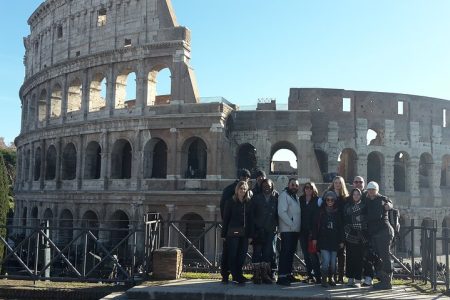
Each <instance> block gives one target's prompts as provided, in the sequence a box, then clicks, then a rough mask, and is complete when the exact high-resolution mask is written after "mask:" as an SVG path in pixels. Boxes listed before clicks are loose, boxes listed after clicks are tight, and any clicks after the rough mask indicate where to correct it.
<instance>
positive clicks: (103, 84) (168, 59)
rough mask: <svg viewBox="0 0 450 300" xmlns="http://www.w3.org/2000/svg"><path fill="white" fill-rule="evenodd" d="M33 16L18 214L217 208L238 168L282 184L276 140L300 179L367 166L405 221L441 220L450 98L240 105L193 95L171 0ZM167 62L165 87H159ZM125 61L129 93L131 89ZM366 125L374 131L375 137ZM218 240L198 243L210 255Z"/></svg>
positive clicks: (449, 174)
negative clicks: (160, 91) (164, 90)
mask: <svg viewBox="0 0 450 300" xmlns="http://www.w3.org/2000/svg"><path fill="white" fill-rule="evenodd" d="M28 22H29V25H30V27H31V34H30V35H29V36H28V37H26V38H25V40H24V41H25V42H24V44H25V47H26V56H25V60H24V63H25V67H26V78H25V82H24V84H23V86H22V88H21V90H20V97H21V101H22V130H21V133H20V135H19V136H18V137H17V139H16V141H15V142H16V145H17V149H18V167H17V168H18V170H17V182H16V187H15V191H16V199H17V204H16V219H15V220H16V224H28V225H29V224H30V222H33V219H44V218H45V219H51V220H54V221H57V220H63V219H64V220H66V221H67V220H72V222H71V223H69V224H71V225H73V226H79V225H80V224H81V222H82V221H83V220H85V221H86V220H96V222H98V224H99V226H100V227H107V226H108V225H107V224H109V223H108V222H109V221H112V220H115V219H120V220H122V221H124V222H125V221H126V222H129V223H132V222H138V221H141V220H143V215H144V214H145V213H146V212H160V213H161V214H162V217H163V218H164V219H165V220H167V219H176V220H180V219H185V220H203V221H211V220H216V219H217V218H218V203H219V199H220V194H221V190H222V188H223V187H224V186H226V185H227V184H229V183H230V182H231V181H232V180H233V179H234V178H235V175H236V170H237V169H238V168H239V167H248V168H250V169H252V171H254V170H255V169H256V168H261V169H264V170H266V171H267V172H268V173H269V177H271V178H272V179H274V181H275V182H276V184H277V186H278V188H282V187H283V186H284V185H285V183H286V181H287V179H288V176H290V174H280V173H277V172H272V173H270V172H269V171H270V170H271V168H272V162H273V155H274V154H275V153H276V152H277V151H278V150H280V149H288V150H291V151H292V152H293V153H294V154H295V155H296V157H297V162H298V168H297V170H296V174H295V175H296V176H297V177H298V178H300V181H301V182H305V181H307V180H313V181H315V182H318V183H322V182H324V180H323V178H324V175H326V174H328V173H338V174H341V175H342V176H344V177H345V178H346V180H347V181H351V180H352V179H353V176H354V175H356V174H358V175H362V176H364V177H365V178H369V179H373V180H376V181H379V182H380V186H381V190H382V192H383V193H384V194H386V195H388V196H389V197H391V198H392V199H394V203H395V204H396V205H397V206H398V207H400V208H401V211H402V215H403V221H404V222H406V224H408V222H409V220H410V219H418V220H420V221H422V220H425V219H427V218H431V219H436V220H438V223H439V225H441V224H448V222H447V221H446V220H447V219H448V218H449V217H450V205H449V202H448V200H447V197H446V195H447V191H448V190H449V189H450V169H449V166H450V130H449V129H447V124H446V117H447V116H448V114H447V112H448V111H449V110H450V103H449V102H448V101H445V100H441V99H434V98H428V97H419V96H413V95H404V94H392V93H377V92H358V91H347V90H332V89H291V92H290V97H289V103H288V110H287V111H277V110H276V103H275V102H271V103H270V104H260V105H259V106H258V109H257V110H255V111H241V110H239V108H238V107H236V106H235V105H233V104H231V103H229V102H228V101H226V100H224V99H217V101H214V102H207V103H206V102H205V103H202V102H201V101H200V98H199V92H198V90H197V87H196V80H195V76H194V73H193V70H192V69H191V67H190V65H189V61H190V32H189V30H188V29H187V28H184V27H180V26H178V24H177V22H176V19H175V16H174V13H173V10H172V7H171V4H170V1H169V0H147V1H142V0H89V1H86V0H79V1H66V0H47V1H45V2H44V3H43V4H42V5H40V7H39V8H38V9H37V10H36V11H35V12H34V13H33V15H32V16H31V17H30V19H29V21H28ZM163 69H169V70H170V73H171V94H170V95H157V94H156V85H157V82H156V77H157V75H158V72H159V71H161V70H163ZM132 73H134V74H135V78H136V83H135V99H130V98H129V96H128V95H127V94H128V93H129V92H128V90H127V85H129V81H128V79H129V78H128V77H129V76H130V74H132ZM128 88H129V87H128ZM368 130H373V131H374V132H376V134H377V135H376V138H375V139H374V140H372V141H371V142H370V143H369V144H368V143H367V132H368ZM325 177H326V176H325ZM321 186H322V187H324V185H321ZM27 220H28V221H27ZM66 225H67V224H66ZM186 230H187V229H186ZM212 240H213V237H212V236H211V235H208V236H207V237H206V241H204V242H202V245H200V247H204V249H205V251H206V253H207V254H208V255H211V253H212V246H211V244H212V243H211V241H212ZM172 245H173V243H172Z"/></svg>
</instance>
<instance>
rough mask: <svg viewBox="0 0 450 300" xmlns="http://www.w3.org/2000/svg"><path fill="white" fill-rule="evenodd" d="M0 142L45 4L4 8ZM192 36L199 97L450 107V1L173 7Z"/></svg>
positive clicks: (256, 1) (9, 131) (177, 0)
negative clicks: (359, 93) (336, 93)
mask: <svg viewBox="0 0 450 300" xmlns="http://www.w3.org/2000/svg"><path fill="white" fill-rule="evenodd" d="M3 2H4V3H2V9H1V11H0V28H1V37H2V45H1V46H0V62H1V65H0V90H1V93H0V101H1V103H2V104H3V106H2V109H0V118H1V120H2V122H1V124H2V125H1V127H0V136H4V137H5V138H6V142H8V143H9V142H11V141H13V139H14V137H15V136H17V135H18V134H19V131H20V100H19V97H18V91H19V88H20V86H21V84H22V82H23V76H24V75H23V74H24V67H23V64H22V59H23V55H24V48H23V40H22V38H23V37H24V36H26V35H27V34H28V32H29V28H28V25H27V19H28V17H29V16H30V14H31V13H32V12H33V11H34V9H35V8H37V6H38V5H39V4H40V3H42V2H43V1H41V0H15V1H3ZM172 4H173V6H174V8H175V13H176V15H177V19H178V22H179V23H180V25H183V26H186V27H188V28H190V29H191V31H192V66H193V68H194V69H195V72H196V75H197V81H198V86H199V90H200V95H201V96H202V97H209V96H223V97H225V98H226V99H228V100H229V101H231V102H234V103H237V104H239V105H241V106H247V105H255V104H256V102H257V99H258V98H276V99H277V102H278V103H286V102H287V98H288V95H289V88H291V87H322V88H342V89H349V90H368V91H382V92H395V93H406V94H415V95H424V96H430V97H438V98H443V99H449V100H450V18H449V17H448V14H449V12H450V1H448V0H433V1H426V0H421V1H419V0H365V1H361V0H339V1H336V0H309V1H306V0H282V1H280V0H267V1H261V0H172Z"/></svg>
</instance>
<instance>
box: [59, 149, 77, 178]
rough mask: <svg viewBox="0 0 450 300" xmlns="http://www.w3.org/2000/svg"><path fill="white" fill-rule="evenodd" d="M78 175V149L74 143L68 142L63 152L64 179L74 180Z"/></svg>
mask: <svg viewBox="0 0 450 300" xmlns="http://www.w3.org/2000/svg"><path fill="white" fill-rule="evenodd" d="M76 176H77V149H76V148H75V145H74V144H73V143H68V144H67V145H66V146H65V147H64V150H63V154H62V179H63V180H73V179H75V178H76Z"/></svg>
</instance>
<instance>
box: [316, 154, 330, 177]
mask: <svg viewBox="0 0 450 300" xmlns="http://www.w3.org/2000/svg"><path fill="white" fill-rule="evenodd" d="M314 154H315V156H316V160H317V164H318V165H319V170H320V174H322V176H325V175H326V174H327V173H328V154H327V153H326V152H325V151H323V150H321V149H314Z"/></svg>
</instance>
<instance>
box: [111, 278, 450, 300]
mask: <svg viewBox="0 0 450 300" xmlns="http://www.w3.org/2000/svg"><path fill="white" fill-rule="evenodd" d="M331 298H352V299H450V297H447V296H443V295H441V294H421V293H420V292H418V291H417V290H416V289H414V288H412V287H407V286H395V287H394V288H393V289H392V290H389V291H375V290H373V289H372V288H368V287H367V288H349V287H347V286H345V285H338V286H337V287H333V288H328V289H325V288H322V287H320V286H319V285H307V284H303V283H295V284H292V285H291V286H290V287H284V286H279V285H276V284H272V285H254V284H252V283H247V284H245V285H237V284H232V283H229V284H221V283H220V282H219V281H218V280H204V279H198V280H194V279H191V280H187V279H182V280H176V281H168V282H167V283H166V284H164V285H160V286H153V287H148V286H136V287H134V288H132V289H130V290H128V291H127V292H126V294H125V295H121V296H120V297H118V298H108V299H128V300H138V299H139V300H140V299H152V300H160V299H161V300H197V299H198V300H241V299H242V300H244V299H245V300H252V299H254V300H269V299H271V300H272V299H273V300H278V299H280V300H283V299H331ZM105 299H106V298H105Z"/></svg>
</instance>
